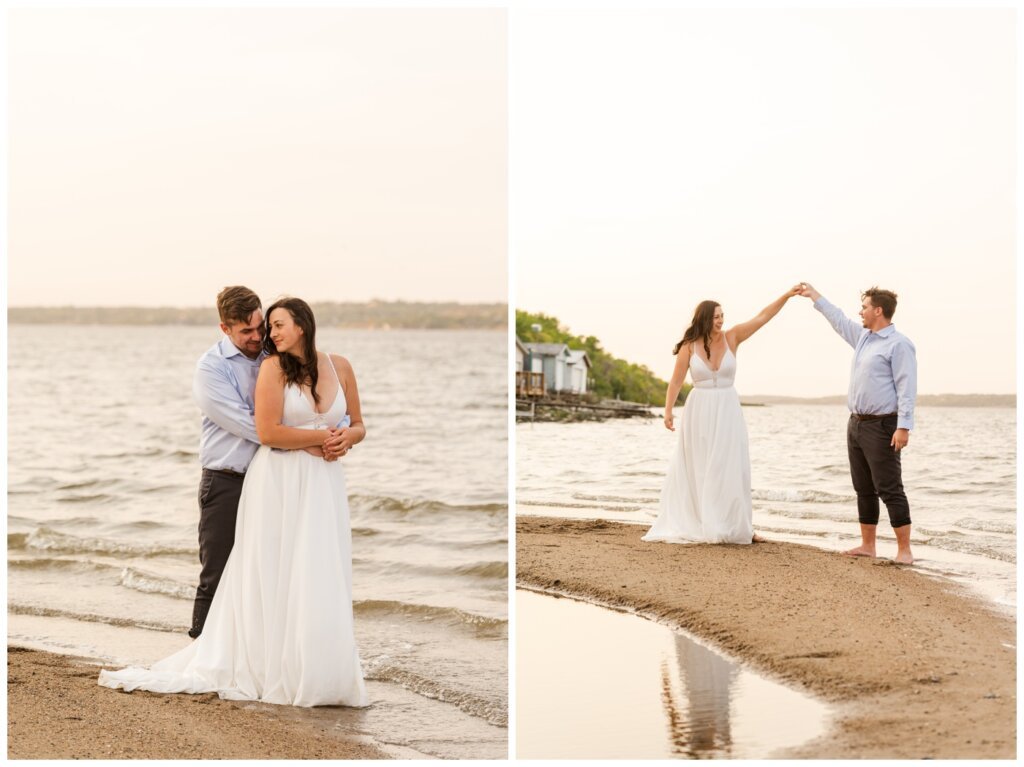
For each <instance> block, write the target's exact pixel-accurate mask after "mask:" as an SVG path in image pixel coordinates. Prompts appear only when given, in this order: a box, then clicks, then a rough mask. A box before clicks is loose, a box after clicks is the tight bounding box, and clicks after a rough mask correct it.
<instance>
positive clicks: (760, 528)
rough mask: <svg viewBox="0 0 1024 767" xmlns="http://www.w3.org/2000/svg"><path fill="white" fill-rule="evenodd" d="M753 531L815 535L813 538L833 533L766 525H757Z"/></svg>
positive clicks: (802, 535) (824, 536)
mask: <svg viewBox="0 0 1024 767" xmlns="http://www.w3.org/2000/svg"><path fill="white" fill-rule="evenodd" d="M755 532H758V533H779V534H782V535H799V536H800V537H802V538H803V537H815V538H827V537H829V536H830V535H835V533H833V532H830V531H828V530H797V529H794V528H792V527H768V526H766V525H758V526H757V529H756V530H755Z"/></svg>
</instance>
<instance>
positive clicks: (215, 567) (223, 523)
mask: <svg viewBox="0 0 1024 767" xmlns="http://www.w3.org/2000/svg"><path fill="white" fill-rule="evenodd" d="M243 479H244V478H243V477H241V476H238V477H235V476H231V475H226V474H219V473H217V472H213V471H210V470H208V469H203V477H202V479H201V480H200V482H199V562H200V564H201V565H202V571H201V572H200V574H199V587H198V588H197V589H196V600H195V604H194V605H193V607H192V628H191V629H190V630H189V632H188V635H189V636H190V637H193V638H194V637H197V636H199V635H200V634H201V633H203V626H204V625H205V623H206V614H207V613H208V612H209V611H210V603H211V602H212V601H213V595H214V593H215V592H216V591H217V584H218V583H220V576H221V574H222V573H223V572H224V566H225V565H226V564H227V561H228V556H229V555H230V554H231V548H232V546H234V545H235V520H236V519H237V517H238V500H239V498H241V496H242V482H243Z"/></svg>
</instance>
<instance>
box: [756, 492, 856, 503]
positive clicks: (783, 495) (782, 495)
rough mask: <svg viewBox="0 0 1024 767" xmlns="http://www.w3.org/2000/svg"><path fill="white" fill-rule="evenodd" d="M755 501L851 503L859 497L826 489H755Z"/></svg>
mask: <svg viewBox="0 0 1024 767" xmlns="http://www.w3.org/2000/svg"><path fill="white" fill-rule="evenodd" d="M751 497H752V498H753V499H754V500H755V501H785V502H788V503H850V502H851V501H856V500H857V498H856V497H855V496H852V495H838V494H836V493H826V492H825V491H824V490H754V491H753V492H752V493H751Z"/></svg>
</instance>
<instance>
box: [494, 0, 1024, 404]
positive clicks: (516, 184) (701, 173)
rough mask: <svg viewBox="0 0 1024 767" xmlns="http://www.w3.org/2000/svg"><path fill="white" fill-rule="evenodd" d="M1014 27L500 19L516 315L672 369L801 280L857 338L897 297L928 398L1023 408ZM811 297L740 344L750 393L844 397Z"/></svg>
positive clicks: (748, 17)
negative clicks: (864, 298) (876, 294)
mask: <svg viewBox="0 0 1024 767" xmlns="http://www.w3.org/2000/svg"><path fill="white" fill-rule="evenodd" d="M1015 38H1016V14H1015V11H1013V10H1007V9H1002V10H956V9H946V10H920V9H902V10H892V9H890V10H877V9H876V10H872V9H858V10H840V9H818V10H750V9H733V10H695V9H671V10H649V11H590V12H581V11H544V10H530V11H525V10H522V11H519V10H517V11H515V12H514V13H513V14H512V15H511V17H510V71H511V79H510V86H509V87H510V102H509V103H510V127H509V137H510V165H509V167H510V227H511V238H510V245H511V249H512V258H513V269H514V271H513V289H514V292H515V303H516V306H517V307H520V308H524V309H528V310H531V311H543V312H545V313H548V314H553V315H555V316H557V317H558V318H559V319H561V320H562V322H563V323H564V324H566V325H568V326H569V329H570V330H572V331H573V332H575V333H584V334H592V335H596V336H597V337H598V338H600V339H601V340H602V341H603V342H604V345H605V347H606V349H608V350H609V351H610V352H612V353H613V354H615V355H617V356H621V357H625V358H627V359H630V360H632V361H635V362H640V363H643V364H646V365H648V366H649V367H650V368H651V369H652V370H654V371H655V372H656V373H658V374H659V375H660V376H662V377H663V378H668V377H669V375H670V374H671V371H672V366H673V362H674V358H673V357H672V355H671V347H672V346H673V344H674V343H675V342H676V341H677V340H678V339H679V338H680V337H681V335H682V333H683V330H684V329H685V327H686V326H687V324H688V323H689V320H690V318H691V317H692V314H693V309H694V307H695V306H696V304H697V303H698V302H699V301H701V300H703V299H713V300H716V301H718V302H720V303H721V304H722V306H723V309H724V311H725V315H726V326H727V327H728V326H730V325H732V324H734V323H736V322H738V321H743V320H747V319H750V318H751V317H753V316H754V315H755V314H757V312H758V311H759V310H760V309H761V308H762V307H764V306H765V305H767V304H768V303H770V302H771V301H772V300H773V299H774V298H776V297H777V296H778V295H780V294H781V293H782V292H784V291H785V289H786V288H788V287H789V286H791V285H792V284H794V283H795V282H799V281H801V280H805V281H808V282H811V283H812V284H813V285H814V286H815V287H816V288H818V289H819V290H820V291H821V292H822V293H823V294H824V295H825V296H826V297H827V298H829V299H830V300H831V301H832V302H833V303H835V304H836V305H838V306H841V307H842V308H843V309H844V310H846V312H847V314H848V315H849V316H851V317H853V318H854V319H856V312H857V310H858V309H859V307H860V293H861V291H862V290H863V289H865V288H868V287H870V286H872V285H876V284H877V285H879V286H881V287H883V288H888V289H890V290H894V291H896V292H897V293H898V294H899V306H898V309H897V312H896V315H895V317H894V321H895V324H896V327H897V329H898V330H900V331H901V332H903V333H905V334H906V335H907V336H908V337H910V339H911V340H912V341H914V343H915V345H916V347H917V355H918V365H919V392H920V393H922V394H939V393H1011V392H1015V391H1016V356H1015V348H1016V345H1017V343H1016V338H1015V316H1016V315H1015V311H1016V303H1015V302H1016V289H1015V288H1016V271H1015V265H1014V261H1015V247H1016V243H1015V226H1016V218H1015V217H1016V199H1015V184H1016V162H1017V145H1016V135H1017V125H1016V108H1017V104H1016V88H1017V84H1016V80H1015V68H1016V48H1015V46H1016V43H1015ZM851 355H852V350H851V349H850V347H849V346H847V345H846V344H845V343H844V342H843V341H842V340H841V339H840V338H839V337H838V336H837V335H836V334H835V333H834V332H833V331H832V329H831V327H830V326H829V325H828V324H827V323H826V322H825V320H824V319H823V318H822V317H821V315H819V314H818V313H817V312H816V311H814V310H813V309H812V308H811V302H810V301H808V300H807V299H803V298H795V299H792V300H791V302H790V304H789V305H787V306H786V307H785V308H784V309H783V310H782V312H781V313H780V315H779V316H778V317H777V318H776V319H775V320H773V321H772V322H771V323H769V324H768V325H766V326H765V327H764V328H763V329H762V330H761V331H760V332H759V333H758V334H757V335H755V336H754V337H753V338H751V339H750V340H749V341H748V342H747V343H746V344H744V345H743V347H741V349H740V351H739V355H738V362H739V370H738V376H737V384H736V385H737V388H738V389H739V391H740V393H741V394H781V395H792V396H823V395H828V394H842V393H845V391H846V386H847V382H848V376H849V366H850V359H851Z"/></svg>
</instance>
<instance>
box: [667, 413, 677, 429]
mask: <svg viewBox="0 0 1024 767" xmlns="http://www.w3.org/2000/svg"><path fill="white" fill-rule="evenodd" d="M673 419H674V416H673V415H672V411H671V410H666V411H665V428H666V429H668V430H669V431H675V430H676V427H675V426H674V425H673Z"/></svg>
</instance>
